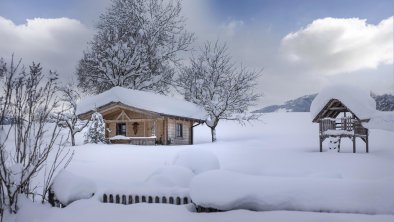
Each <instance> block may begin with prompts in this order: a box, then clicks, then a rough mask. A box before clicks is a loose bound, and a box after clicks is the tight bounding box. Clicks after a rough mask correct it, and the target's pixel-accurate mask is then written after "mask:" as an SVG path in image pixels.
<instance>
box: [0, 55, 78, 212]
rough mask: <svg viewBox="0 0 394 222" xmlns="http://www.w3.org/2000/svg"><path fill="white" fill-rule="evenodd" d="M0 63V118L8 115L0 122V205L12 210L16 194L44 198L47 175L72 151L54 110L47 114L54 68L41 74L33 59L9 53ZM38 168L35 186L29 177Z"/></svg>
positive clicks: (15, 206) (54, 84) (53, 99)
mask: <svg viewBox="0 0 394 222" xmlns="http://www.w3.org/2000/svg"><path fill="white" fill-rule="evenodd" d="M0 67H2V68H1V69H0V79H1V84H2V87H1V89H2V90H3V91H2V92H1V93H0V94H1V95H2V103H1V106H0V118H1V120H4V117H5V116H6V115H8V116H11V117H12V119H13V121H11V122H10V123H9V125H6V126H4V125H2V126H1V127H0V208H1V209H0V211H2V210H8V212H10V213H16V212H17V210H18V200H19V197H20V195H21V194H23V195H25V196H27V197H31V195H39V196H41V197H42V202H44V201H45V200H46V198H47V194H48V189H49V184H50V182H51V179H52V176H53V175H54V173H55V171H56V169H58V168H59V167H63V166H65V165H67V164H66V163H68V162H69V160H70V158H71V157H72V153H71V152H70V150H69V149H67V148H66V147H65V146H64V144H63V143H62V139H61V136H60V130H61V129H60V128H59V127H58V122H59V118H58V116H56V117H55V118H53V115H52V114H53V111H54V110H55V109H56V107H57V105H58V100H57V98H56V91H57V74H56V73H53V72H50V73H49V75H45V74H43V72H42V67H41V66H40V64H35V63H33V64H32V65H31V66H29V68H28V69H27V70H26V69H25V68H24V67H22V65H21V60H19V62H17V63H15V62H14V60H13V57H12V59H11V63H10V64H9V65H7V64H5V62H4V60H0ZM3 122H4V121H1V124H2V123H3ZM48 157H51V158H50V159H51V161H48ZM38 174H41V175H43V179H44V181H42V182H43V184H40V187H41V188H42V189H40V190H39V189H37V184H36V181H34V180H33V179H34V178H35V177H36V176H37V175H38Z"/></svg>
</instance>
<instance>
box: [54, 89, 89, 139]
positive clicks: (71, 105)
mask: <svg viewBox="0 0 394 222" xmlns="http://www.w3.org/2000/svg"><path fill="white" fill-rule="evenodd" d="M60 92H61V94H62V95H61V101H62V102H63V109H62V110H61V112H60V113H59V115H60V124H62V125H64V126H66V127H67V128H68V129H69V130H70V137H71V145H72V146H75V134H77V133H79V132H81V131H82V130H83V129H84V128H85V127H86V126H87V125H88V123H89V121H82V120H80V119H79V118H78V115H77V106H78V105H77V102H78V101H79V100H80V99H81V96H80V94H79V93H78V91H77V89H76V86H74V84H72V83H70V84H68V85H66V86H63V87H60Z"/></svg>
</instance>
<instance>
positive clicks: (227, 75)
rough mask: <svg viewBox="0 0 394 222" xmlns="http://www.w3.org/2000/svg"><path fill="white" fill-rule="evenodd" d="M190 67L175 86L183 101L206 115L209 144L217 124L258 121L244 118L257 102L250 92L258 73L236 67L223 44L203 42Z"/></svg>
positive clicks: (183, 72)
mask: <svg viewBox="0 0 394 222" xmlns="http://www.w3.org/2000/svg"><path fill="white" fill-rule="evenodd" d="M190 63H191V65H190V66H187V67H184V68H183V70H182V72H181V74H180V76H179V78H178V79H177V85H178V86H179V87H180V88H181V90H180V91H181V94H183V95H184V97H185V99H186V100H188V101H191V102H193V103H196V104H198V105H200V106H201V107H203V108H204V109H205V111H206V112H207V113H208V115H209V117H208V119H207V121H206V123H207V125H208V127H210V128H211V132H212V141H215V140H216V132H215V128H216V126H217V124H218V122H219V120H221V119H226V120H237V121H239V122H241V123H242V122H244V121H249V120H252V119H256V118H257V117H258V116H256V115H254V114H248V113H247V109H248V107H249V106H252V105H254V104H255V102H256V101H257V100H258V99H259V98H260V95H259V94H257V93H255V92H254V87H255V86H256V84H257V83H256V82H257V78H258V77H259V76H260V72H255V71H250V70H248V69H246V68H245V67H243V66H242V65H241V66H237V64H236V63H234V62H233V61H232V59H231V56H230V55H229V53H228V48H227V46H226V44H220V43H219V42H215V43H214V44H212V43H210V42H207V43H206V44H205V45H204V46H203V47H202V48H201V49H200V52H199V55H197V56H196V57H193V58H191V60H190Z"/></svg>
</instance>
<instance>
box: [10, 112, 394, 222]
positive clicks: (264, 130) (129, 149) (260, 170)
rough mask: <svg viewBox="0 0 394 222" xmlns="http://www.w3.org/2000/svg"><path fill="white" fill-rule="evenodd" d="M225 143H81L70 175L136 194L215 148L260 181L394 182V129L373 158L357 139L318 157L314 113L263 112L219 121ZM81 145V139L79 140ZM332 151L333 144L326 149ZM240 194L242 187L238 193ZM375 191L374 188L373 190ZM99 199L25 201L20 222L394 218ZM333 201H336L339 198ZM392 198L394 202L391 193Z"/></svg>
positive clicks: (380, 134) (375, 141)
mask: <svg viewBox="0 0 394 222" xmlns="http://www.w3.org/2000/svg"><path fill="white" fill-rule="evenodd" d="M218 138H219V141H218V142H217V143H215V144H212V143H210V142H209V140H210V132H209V130H208V128H207V127H205V126H202V127H197V128H196V131H195V143H196V144H195V145H192V146H130V145H83V146H77V147H76V148H75V151H76V154H75V157H74V159H73V161H72V163H71V164H70V166H69V168H68V170H69V171H70V172H72V173H74V174H76V175H79V176H83V177H86V178H88V179H91V180H93V181H95V182H96V185H97V190H98V192H103V191H105V190H108V189H111V190H112V189H118V190H127V189H129V190H130V187H133V186H138V184H140V183H141V182H142V181H144V180H146V178H147V177H148V176H149V175H150V174H151V173H152V172H154V171H155V170H157V169H158V168H160V167H163V166H166V165H171V163H172V161H173V158H174V157H175V155H176V154H177V153H178V152H179V151H181V150H185V149H202V150H209V151H211V152H213V153H214V154H216V155H217V157H218V159H219V161H220V166H221V168H222V169H225V170H232V171H236V172H240V173H245V174H249V175H258V176H274V177H287V178H291V177H297V178H305V177H323V178H342V179H355V180H365V181H378V180H382V179H385V180H390V181H393V180H394V161H393V160H394V145H393V144H394V132H386V131H380V130H372V131H371V132H370V153H368V154H366V153H365V145H364V144H363V142H362V141H357V142H358V147H357V152H358V153H356V154H353V153H352V147H351V143H350V141H346V140H344V141H343V144H342V146H341V153H337V152H327V151H326V152H323V153H320V152H318V150H319V148H318V144H319V143H318V125H317V124H313V123H311V120H310V114H309V113H273V114H265V115H264V116H263V117H262V121H261V122H255V123H253V125H249V124H247V125H246V126H240V125H238V124H237V123H233V122H221V123H219V127H218ZM80 142H82V140H80ZM325 147H327V144H325ZM240 189H242V188H240ZM370 189H371V190H373V189H374V187H370ZM97 198H98V197H93V198H92V199H90V200H82V201H77V202H74V203H72V204H71V205H69V206H68V207H66V208H64V209H57V208H47V207H43V206H41V205H34V204H31V203H25V206H23V207H22V210H21V211H20V213H19V215H18V216H17V218H16V219H17V221H57V222H62V221H95V222H96V221H109V220H110V221H131V220H136V221H153V220H155V221H156V220H160V221H172V222H174V221H263V220H269V221H394V215H366V214H334V213H313V212H302V211H264V212H252V211H246V210H237V211H230V212H223V213H210V214H206V213H193V212H190V211H189V210H188V208H187V207H186V206H175V205H165V204H149V205H148V204H143V203H141V204H134V205H127V206H123V205H116V204H103V203H100V202H99V201H98V200H97ZM333 198H334V200H335V197H333ZM387 198H394V197H391V196H388V197H387Z"/></svg>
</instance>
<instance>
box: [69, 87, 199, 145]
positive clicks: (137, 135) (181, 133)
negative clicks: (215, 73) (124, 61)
mask: <svg viewBox="0 0 394 222" xmlns="http://www.w3.org/2000/svg"><path fill="white" fill-rule="evenodd" d="M81 105H82V107H83V108H82V109H80V110H79V111H77V113H79V114H78V116H79V118H80V119H82V120H88V119H90V117H91V115H92V113H93V112H94V111H93V110H97V111H98V112H100V113H101V114H102V115H103V119H104V122H105V127H106V135H105V136H106V138H107V140H108V141H109V142H110V143H122V144H134V145H155V144H163V145H186V144H193V128H194V127H195V126H197V125H199V124H201V123H204V120H203V116H204V113H203V112H202V111H201V109H200V108H199V107H197V106H196V105H195V104H192V103H189V102H186V101H184V100H179V99H175V98H172V97H168V96H163V95H158V94H154V93H150V92H142V91H137V90H130V89H125V88H121V87H115V88H113V89H111V90H109V91H106V92H104V93H102V94H99V95H96V96H93V97H92V98H87V100H85V101H81ZM163 106H167V107H163Z"/></svg>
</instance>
